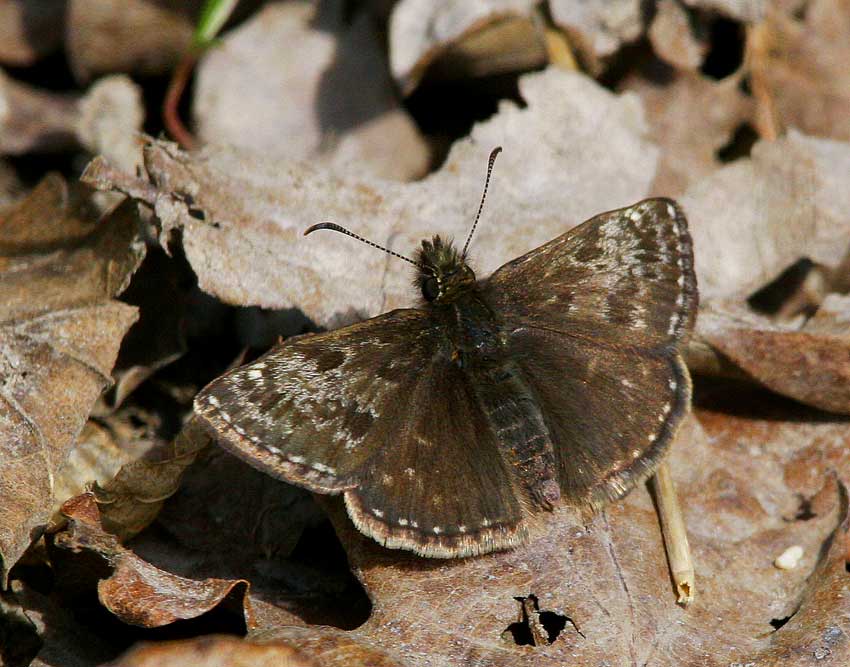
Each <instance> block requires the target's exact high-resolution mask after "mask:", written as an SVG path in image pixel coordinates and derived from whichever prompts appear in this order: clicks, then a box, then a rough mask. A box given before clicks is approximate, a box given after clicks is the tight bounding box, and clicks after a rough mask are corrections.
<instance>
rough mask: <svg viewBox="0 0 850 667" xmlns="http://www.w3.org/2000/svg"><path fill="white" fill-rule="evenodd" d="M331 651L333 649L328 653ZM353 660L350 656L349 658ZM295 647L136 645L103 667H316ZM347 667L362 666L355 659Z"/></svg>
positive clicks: (212, 640)
mask: <svg viewBox="0 0 850 667" xmlns="http://www.w3.org/2000/svg"><path fill="white" fill-rule="evenodd" d="M331 650H333V649H331ZM351 657H353V656H351ZM324 664H326V663H323V662H322V661H320V660H314V659H312V658H310V657H308V656H307V655H305V654H304V653H303V652H302V651H300V650H299V649H298V647H297V645H293V644H290V643H287V642H283V641H279V642H269V643H262V644H261V643H256V642H250V641H244V640H241V639H237V638H236V637H229V636H215V635H211V636H206V637H199V638H196V639H184V640H180V641H172V642H159V643H156V644H154V643H150V644H140V645H138V646H135V647H134V648H132V649H131V650H130V651H128V652H127V653H125V654H124V655H122V656H121V657H120V658H118V659H117V660H114V661H112V662H110V663H109V664H108V665H104V667H160V666H161V665H185V666H186V667H224V666H225V665H227V666H228V667H320V666H321V665H324ZM346 664H348V665H349V666H350V667H358V666H359V665H365V664H366V663H365V662H358V661H356V659H355V660H354V661H352V662H348V663H346ZM368 664H370V665H373V666H374V667H391V663H378V662H370V663H368Z"/></svg>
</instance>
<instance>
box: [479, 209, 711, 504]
mask: <svg viewBox="0 0 850 667" xmlns="http://www.w3.org/2000/svg"><path fill="white" fill-rule="evenodd" d="M484 294H485V298H486V300H487V301H488V303H490V304H491V306H492V307H493V308H494V310H495V312H496V313H497V317H498V318H499V320H500V322H501V324H502V327H503V328H504V330H506V332H507V333H508V350H509V356H510V357H511V358H512V359H513V360H514V361H515V362H516V363H518V364H519V366H520V368H521V370H522V373H523V376H524V379H525V381H526V383H527V384H528V386H529V387H530V389H531V391H532V393H533V394H534V396H535V398H536V401H537V402H538V405H539V407H540V410H541V412H542V414H543V416H544V419H545V420H546V424H547V430H548V431H549V434H550V436H551V437H552V441H553V445H554V449H555V452H556V457H557V459H558V481H559V485H560V487H561V492H562V495H563V496H564V498H565V499H567V500H568V501H569V502H572V503H573V504H579V505H581V504H590V505H592V506H599V505H601V504H602V503H603V502H604V501H605V500H608V499H612V498H618V497H620V496H622V495H624V494H625V493H626V492H627V491H628V490H629V489H631V488H632V487H633V486H634V485H635V484H636V483H637V482H639V481H640V480H642V479H644V478H645V477H646V476H648V475H649V474H650V473H651V472H652V470H653V469H654V467H655V465H656V464H657V462H658V461H659V459H660V458H661V456H662V454H663V453H664V451H665V449H666V447H667V445H668V444H669V443H670V440H671V439H672V437H673V435H674V434H675V431H676V429H677V427H678V425H679V423H680V422H681V419H682V417H683V415H684V414H685V412H686V411H687V409H688V403H689V400H690V378H689V377H688V374H687V369H686V367H685V365H684V363H683V362H682V360H681V358H680V356H679V352H678V348H677V345H678V344H679V342H680V341H682V340H683V339H684V338H685V337H686V336H687V335H688V334H689V333H690V331H691V329H692V328H693V323H694V318H695V316H696V308H697V289H696V277H695V275H694V271H693V251H692V247H691V240H690V236H689V234H688V230H687V222H686V220H685V217H684V215H683V213H682V211H681V210H680V209H679V207H678V206H677V205H676V204H675V202H673V201H671V200H668V199H647V200H645V201H642V202H639V203H637V204H635V205H634V206H630V207H628V208H624V209H619V210H616V211H610V212H608V213H603V214H601V215H598V216H596V217H594V218H591V219H590V220H588V221H587V222H585V223H583V224H582V225H579V226H578V227H576V228H574V229H572V230H570V231H569V232H567V233H566V234H564V235H562V236H560V237H558V238H557V239H554V240H553V241H551V242H549V243H547V244H545V245H543V246H541V247H540V248H538V249H536V250H533V251H531V252H530V253H528V254H526V255H524V256H522V257H520V258H518V259H516V260H514V261H512V262H510V263H508V264H506V265H504V266H503V267H501V268H500V269H499V270H498V271H496V272H495V273H494V274H493V276H492V277H491V278H490V279H489V280H488V281H487V282H486V283H485V285H484Z"/></svg>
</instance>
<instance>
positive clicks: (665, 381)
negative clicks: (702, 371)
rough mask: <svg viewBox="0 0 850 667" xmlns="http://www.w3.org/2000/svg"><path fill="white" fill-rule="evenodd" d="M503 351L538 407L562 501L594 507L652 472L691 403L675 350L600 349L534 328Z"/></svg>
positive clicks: (522, 332) (515, 337) (687, 380)
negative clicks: (519, 370) (551, 445)
mask: <svg viewBox="0 0 850 667" xmlns="http://www.w3.org/2000/svg"><path fill="white" fill-rule="evenodd" d="M509 349H510V352H511V355H512V357H513V358H514V359H515V361H516V362H517V363H518V364H519V366H520V368H522V370H523V373H524V375H525V380H526V382H527V383H528V385H529V387H530V388H531V391H532V393H533V394H534V396H535V398H536V401H537V404H538V406H539V407H540V410H541V412H542V413H543V417H544V420H545V421H546V426H547V430H548V431H549V434H550V436H551V438H552V442H553V443H554V449H555V457H556V459H557V468H558V482H559V484H560V487H561V493H562V497H563V498H564V499H565V500H566V501H567V502H568V503H570V504H572V505H577V506H587V505H589V506H593V507H599V506H601V505H602V504H603V503H604V502H605V501H607V500H613V499H616V498H620V497H621V496H623V495H625V494H626V493H627V492H628V491H629V490H630V489H631V488H633V487H634V486H635V484H637V483H639V482H640V481H642V480H644V479H645V478H646V477H647V476H649V475H650V474H651V473H652V471H653V470H654V469H655V466H656V465H657V464H658V462H659V461H660V459H661V458H662V456H663V454H664V452H665V450H666V448H667V446H668V445H669V444H670V441H671V439H672V437H673V435H674V434H675V432H676V429H677V428H678V425H679V423H680V422H681V419H682V417H683V415H684V414H685V412H686V411H687V409H688V404H689V401H690V395H691V386H690V378H689V376H688V373H687V369H686V367H685V365H684V363H683V362H682V360H681V359H680V357H679V356H678V355H677V354H669V355H665V354H653V353H646V352H642V351H639V350H629V351H624V350H620V349H617V348H607V349H606V348H600V347H599V346H598V345H596V344H594V343H590V342H585V341H582V340H579V339H568V340H565V337H564V336H563V335H561V334H559V333H557V332H552V331H545V330H540V329H533V328H527V329H523V330H519V331H517V332H516V333H515V334H514V335H513V336H512V337H511V339H510V348H509Z"/></svg>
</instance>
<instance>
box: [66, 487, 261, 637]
mask: <svg viewBox="0 0 850 667" xmlns="http://www.w3.org/2000/svg"><path fill="white" fill-rule="evenodd" d="M62 514H63V515H65V516H66V517H67V518H68V525H67V527H66V528H65V529H64V530H62V531H61V532H58V533H55V534H54V535H53V536H52V543H53V545H54V547H55V548H58V549H60V550H64V551H69V552H73V553H80V552H90V553H94V554H96V555H98V556H100V557H101V558H102V559H104V560H105V561H106V562H107V564H108V565H109V567H110V569H111V570H112V574H111V575H110V576H109V577H108V578H106V579H101V580H100V581H99V582H98V584H97V592H98V597H99V598H100V602H101V604H103V606H104V607H106V608H107V609H108V610H109V611H111V612H112V613H113V614H115V615H116V616H117V617H118V618H120V619H121V620H122V621H124V622H125V623H128V624H130V625H138V626H141V627H147V628H155V627H160V626H163V625H167V624H169V623H173V622H175V621H177V620H185V619H190V618H196V617H198V616H201V615H202V614H205V613H207V612H209V611H211V610H212V609H214V608H216V607H218V606H219V605H225V606H229V607H231V608H233V607H235V608H237V609H238V610H239V612H238V613H239V614H240V615H241V616H242V617H243V618H244V622H245V624H246V626H247V627H248V628H250V627H252V624H253V622H252V617H251V605H250V602H249V601H248V598H247V593H248V588H249V584H248V582H247V581H244V580H225V579H203V580H199V581H196V580H193V579H185V578H183V577H178V576H176V575H173V574H170V573H168V572H165V571H163V570H160V569H159V568H156V567H154V566H153V565H151V564H150V563H147V562H145V561H144V560H142V559H141V558H139V557H138V556H136V555H135V554H134V553H133V552H132V551H129V550H128V549H125V548H124V547H122V546H121V545H120V544H119V542H118V540H117V538H116V537H115V536H114V535H110V534H109V533H106V532H104V531H103V529H102V528H101V525H100V514H99V512H98V509H97V503H96V501H95V499H94V496H93V495H92V494H90V493H84V494H82V495H80V496H77V497H75V498H72V499H71V500H69V501H67V502H66V503H65V504H64V505H63V506H62ZM59 576H62V569H61V566H60V571H59Z"/></svg>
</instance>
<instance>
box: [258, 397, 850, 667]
mask: <svg viewBox="0 0 850 667" xmlns="http://www.w3.org/2000/svg"><path fill="white" fill-rule="evenodd" d="M777 403H778V404H777ZM697 418H698V419H699V421H697V420H696V419H692V420H690V422H688V423H687V425H686V426H684V427H683V429H682V431H681V432H680V435H679V437H678V438H677V441H676V443H674V445H673V450H672V455H671V458H670V463H671V466H672V473H673V476H674V477H675V479H676V481H677V484H678V487H679V494H680V497H681V500H682V504H683V508H684V511H685V516H686V520H687V524H688V529H689V539H690V542H691V547H692V550H693V553H694V559H695V563H696V567H697V591H698V592H697V597H696V601H695V602H694V603H693V604H692V605H691V606H689V607H688V608H686V609H682V608H681V607H678V606H677V605H676V604H675V596H674V594H673V591H672V586H671V583H670V575H669V571H668V569H667V563H666V559H665V555H664V547H663V544H662V542H661V536H660V529H659V526H658V519H657V516H656V514H655V510H654V507H653V504H652V501H651V499H650V496H649V493H648V492H647V490H646V489H645V488H639V489H637V490H635V492H634V493H632V494H631V495H630V496H628V498H627V499H626V500H625V501H624V502H623V503H619V504H615V505H613V506H611V507H610V508H608V509H607V510H606V511H605V512H603V513H602V514H601V515H599V516H597V517H596V518H595V520H594V521H593V522H592V523H591V524H589V525H587V526H583V525H581V524H580V523H578V522H576V521H575V517H572V516H570V515H569V514H568V513H567V512H564V511H560V512H556V513H555V514H553V515H552V516H551V517H547V521H546V524H545V531H544V530H541V531H540V532H539V533H538V534H537V535H536V536H535V537H534V538H533V539H532V540H531V541H530V542H529V543H528V544H527V545H525V546H522V547H520V548H518V549H516V550H513V551H509V552H504V553H499V554H492V555H488V556H483V557H478V558H473V559H465V560H452V561H439V560H423V559H421V558H417V557H415V556H412V555H410V554H406V553H403V552H397V551H390V550H387V549H383V548H381V547H379V546H378V545H377V544H375V543H374V542H373V541H371V540H369V539H366V538H364V537H363V536H362V535H360V534H359V533H357V532H356V530H355V529H354V528H353V527H352V526H351V524H350V522H349V521H348V519H347V517H345V515H344V510H342V509H341V508H340V507H339V506H338V505H337V510H336V512H334V513H333V514H332V517H333V519H334V522H335V525H336V527H337V530H338V533H339V535H340V538H341V540H342V541H343V544H344V545H345V546H346V550H347V552H348V555H349V560H350V562H351V564H352V567H353V568H354V571H355V572H356V573H357V575H358V577H359V578H360V579H361V581H362V582H363V585H364V586H365V588H366V590H367V592H368V594H369V596H370V598H371V599H372V602H373V611H372V616H371V617H370V619H369V620H368V621H367V623H366V624H365V625H363V626H361V627H360V628H358V629H357V630H354V631H352V632H350V633H347V634H342V633H340V631H337V630H324V629H321V628H271V629H258V630H257V631H255V632H254V633H253V634H252V636H254V637H256V638H262V639H267V638H271V637H274V638H277V639H284V640H287V641H289V642H292V643H293V644H294V645H297V646H299V647H301V648H303V649H305V650H306V649H307V647H308V646H309V647H315V650H316V651H317V652H318V651H320V650H321V647H322V646H323V645H324V642H327V641H328V639H329V637H334V636H337V635H341V634H342V636H345V637H347V638H349V639H351V640H354V641H357V642H358V643H362V644H363V646H364V647H381V648H383V649H384V650H386V651H387V652H388V653H389V656H390V657H392V658H394V659H395V660H397V661H398V662H399V663H400V664H404V665H408V666H413V665H432V664H510V665H512V666H518V665H534V666H535V667H542V666H545V665H564V664H570V665H598V664H608V665H612V666H613V665H624V666H625V665H633V664H657V665H677V666H679V667H728V665H730V664H736V663H737V664H746V663H747V662H752V663H754V664H766V665H767V664H770V665H774V664H776V665H784V664H788V665H791V664H794V665H797V664H807V663H802V662H800V663H798V662H783V661H782V658H781V657H779V656H781V654H782V652H783V651H790V652H792V653H793V654H795V655H806V654H808V655H809V656H812V655H813V651H816V650H817V647H819V646H821V645H822V644H823V642H828V646H829V649H830V651H831V660H832V662H827V663H818V664H834V665H843V664H845V662H846V661H847V660H848V659H850V641H848V637H850V620H848V619H850V597H848V595H847V593H848V591H850V578H848V576H847V574H846V572H844V562H845V558H846V547H845V544H844V540H845V539H846V531H847V526H846V523H845V518H846V512H847V499H846V492H844V490H843V486H842V485H841V484H840V483H839V482H837V481H836V479H835V478H834V477H830V474H829V473H830V472H831V471H835V472H837V473H838V475H839V476H840V477H841V478H842V479H847V478H849V477H850V448H848V447H847V445H848V444H850V432H848V429H847V427H846V423H845V422H838V421H835V420H833V419H828V418H825V417H824V416H823V415H822V414H820V413H816V412H813V411H811V410H807V409H804V408H800V407H796V406H794V405H785V404H782V402H781V399H775V398H772V397H770V396H769V395H764V394H758V393H754V392H753V391H752V390H748V389H747V388H746V387H744V386H742V387H739V388H736V390H735V391H734V392H730V390H729V388H728V387H726V386H724V385H718V386H716V387H714V388H709V390H707V391H703V392H702V395H701V396H700V398H699V408H698V409H697ZM825 443H830V445H831V446H832V447H833V448H834V449H833V450H832V451H833V454H832V457H831V458H830V459H829V460H823V459H817V455H816V452H818V451H819V450H820V449H822V448H823V445H824V444H825ZM801 455H802V456H808V457H809V458H808V459H806V464H807V465H806V467H805V468H804V470H805V474H806V477H805V483H804V484H801V483H800V482H799V481H797V480H796V479H795V478H794V477H792V476H791V475H792V473H793V472H794V471H799V470H800V467H799V465H798V463H797V462H798V460H799V458H798V457H800V456H801ZM783 472H784V473H785V474H784V475H783ZM798 494H799V495H798ZM804 509H805V510H806V513H803V510H804ZM792 545H799V546H800V547H802V549H803V557H802V559H801V561H800V564H799V566H798V567H797V568H795V569H792V570H780V569H777V568H776V567H775V566H774V565H773V561H774V559H775V558H776V557H777V556H778V555H780V554H781V553H782V552H783V551H784V550H785V549H787V548H788V547H789V546H792ZM532 595H533V596H535V597H536V600H537V605H538V606H539V609H540V611H541V612H543V614H542V620H541V623H542V626H543V627H542V630H543V631H545V633H546V634H547V635H548V638H549V639H552V640H553V641H552V643H551V644H549V645H537V646H531V645H529V642H530V638H531V632H530V629H529V628H528V626H527V624H525V623H523V622H522V620H521V619H522V615H521V614H520V613H519V612H520V602H519V601H518V600H517V598H520V599H522V598H526V599H527V598H529V597H530V596H532ZM786 617H788V618H786ZM540 619H541V616H538V620H540ZM772 623H773V624H772ZM783 624H784V625H783ZM777 625H782V627H781V628H780V629H779V630H776V629H775V627H776V626H777ZM836 628H837V630H836ZM538 629H539V628H538ZM518 642H522V643H523V644H524V645H517V644H518ZM317 654H318V653H317ZM310 655H313V654H312V653H311V654H310ZM323 658H324V660H323V663H322V664H325V665H330V666H335V665H340V666H341V665H344V664H346V663H345V662H344V661H343V660H339V661H335V660H334V658H333V656H332V655H328V656H325V655H324V654H323Z"/></svg>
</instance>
